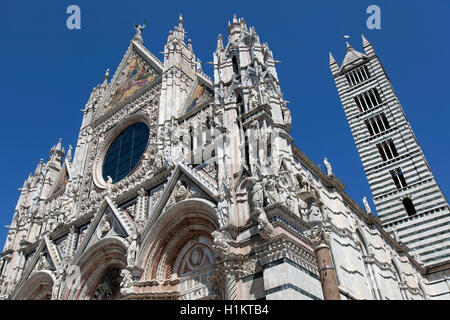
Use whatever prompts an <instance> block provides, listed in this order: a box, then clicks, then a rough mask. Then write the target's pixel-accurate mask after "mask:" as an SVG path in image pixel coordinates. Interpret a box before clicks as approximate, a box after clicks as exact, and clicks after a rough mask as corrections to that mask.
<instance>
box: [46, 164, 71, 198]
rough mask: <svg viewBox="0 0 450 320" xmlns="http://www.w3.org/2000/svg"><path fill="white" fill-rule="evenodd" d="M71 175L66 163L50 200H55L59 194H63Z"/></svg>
mask: <svg viewBox="0 0 450 320" xmlns="http://www.w3.org/2000/svg"><path fill="white" fill-rule="evenodd" d="M69 178H70V174H69V170H68V168H67V164H66V163H64V165H63V167H62V168H61V170H60V171H59V174H58V177H57V178H56V180H55V182H54V184H53V186H52V191H51V192H50V198H53V197H55V196H57V195H59V194H61V193H62V192H63V191H64V189H65V188H66V185H67V182H68V181H69Z"/></svg>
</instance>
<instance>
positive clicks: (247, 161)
mask: <svg viewBox="0 0 450 320" xmlns="http://www.w3.org/2000/svg"><path fill="white" fill-rule="evenodd" d="M244 141H245V143H244V154H245V163H246V164H248V165H250V149H249V148H250V147H249V145H248V135H247V130H246V129H245V127H244Z"/></svg>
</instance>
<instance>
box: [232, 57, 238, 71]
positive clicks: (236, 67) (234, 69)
mask: <svg viewBox="0 0 450 320" xmlns="http://www.w3.org/2000/svg"><path fill="white" fill-rule="evenodd" d="M231 61H232V63H233V72H234V74H236V75H239V67H238V63H237V58H236V56H233V58H232V59H231Z"/></svg>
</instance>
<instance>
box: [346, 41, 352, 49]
mask: <svg viewBox="0 0 450 320" xmlns="http://www.w3.org/2000/svg"><path fill="white" fill-rule="evenodd" d="M345 45H346V46H347V51H349V50H351V49H353V47H352V46H351V45H350V43H348V41H345Z"/></svg>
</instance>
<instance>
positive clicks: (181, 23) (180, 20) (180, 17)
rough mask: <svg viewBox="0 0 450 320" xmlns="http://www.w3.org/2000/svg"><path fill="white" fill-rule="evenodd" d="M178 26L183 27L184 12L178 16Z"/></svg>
mask: <svg viewBox="0 0 450 320" xmlns="http://www.w3.org/2000/svg"><path fill="white" fill-rule="evenodd" d="M178 26H179V27H180V28H183V14H182V13H180V16H179V18H178Z"/></svg>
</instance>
